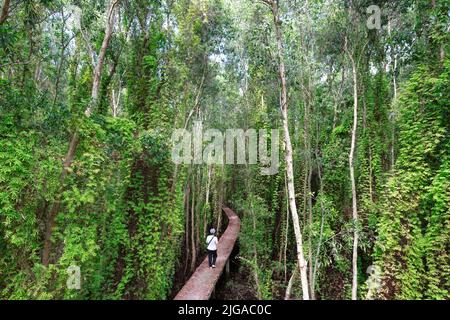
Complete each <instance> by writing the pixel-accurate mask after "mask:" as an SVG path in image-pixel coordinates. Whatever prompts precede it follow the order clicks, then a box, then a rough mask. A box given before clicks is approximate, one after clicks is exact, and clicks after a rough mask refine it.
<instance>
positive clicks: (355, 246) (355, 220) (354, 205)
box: [348, 53, 358, 300]
mask: <svg viewBox="0 0 450 320" xmlns="http://www.w3.org/2000/svg"><path fill="white" fill-rule="evenodd" d="M348 56H349V58H350V61H351V63H352V74H353V130H352V143H351V147H350V154H349V157H348V162H349V169H350V181H351V185H352V218H353V226H354V227H353V228H354V229H353V256H352V274H353V276H352V300H357V298H358V264H357V263H358V226H357V223H358V207H357V200H356V182H355V168H354V155H355V149H356V130H357V129H358V76H357V70H356V63H355V59H354V57H353V55H352V54H351V53H348Z"/></svg>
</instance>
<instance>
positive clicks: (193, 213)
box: [191, 172, 197, 271]
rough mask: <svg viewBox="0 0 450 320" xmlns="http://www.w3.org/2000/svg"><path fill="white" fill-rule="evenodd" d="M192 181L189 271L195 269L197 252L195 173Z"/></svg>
mask: <svg viewBox="0 0 450 320" xmlns="http://www.w3.org/2000/svg"><path fill="white" fill-rule="evenodd" d="M192 177H193V180H194V181H192V182H191V183H192V204H191V255H192V256H191V271H194V269H195V262H196V260H197V250H196V248H195V192H196V189H195V180H196V179H195V178H196V173H195V172H194V173H193V174H192Z"/></svg>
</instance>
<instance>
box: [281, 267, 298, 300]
mask: <svg viewBox="0 0 450 320" xmlns="http://www.w3.org/2000/svg"><path fill="white" fill-rule="evenodd" d="M297 274H298V268H297V266H295V268H294V270H293V271H292V275H291V277H290V278H289V282H288V285H287V287H286V292H285V294H284V300H290V299H291V293H292V288H293V287H294V282H295V278H297Z"/></svg>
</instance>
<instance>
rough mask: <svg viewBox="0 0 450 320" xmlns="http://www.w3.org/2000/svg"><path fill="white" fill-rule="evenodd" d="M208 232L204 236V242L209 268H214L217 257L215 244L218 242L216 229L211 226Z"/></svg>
mask: <svg viewBox="0 0 450 320" xmlns="http://www.w3.org/2000/svg"><path fill="white" fill-rule="evenodd" d="M209 233H210V234H209V236H207V237H206V244H207V245H208V246H207V249H208V262H209V268H215V267H216V259H217V244H218V243H219V240H218V239H217V237H216V229H214V228H212V229H211V230H209Z"/></svg>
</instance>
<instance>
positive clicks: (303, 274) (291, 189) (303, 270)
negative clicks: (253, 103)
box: [270, 1, 309, 300]
mask: <svg viewBox="0 0 450 320" xmlns="http://www.w3.org/2000/svg"><path fill="white" fill-rule="evenodd" d="M270 5H271V7H272V14H273V19H274V24H275V33H276V40H277V47H278V62H279V74H280V81H281V114H282V122H283V130H284V139H285V144H286V152H285V158H286V174H287V179H288V181H287V185H288V196H289V207H290V209H291V214H292V222H293V226H294V234H295V239H296V245H297V259H298V265H299V269H300V279H301V283H302V292H303V299H304V300H309V288H308V276H307V263H306V261H305V258H304V254H303V240H302V233H301V230H300V222H299V218H298V212H297V204H296V202H295V185H294V167H293V159H292V144H291V137H290V134H289V125H288V113H287V109H288V104H287V84H286V73H285V66H284V50H283V44H282V35H281V28H280V24H281V23H280V17H279V12H278V2H277V1H270Z"/></svg>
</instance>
